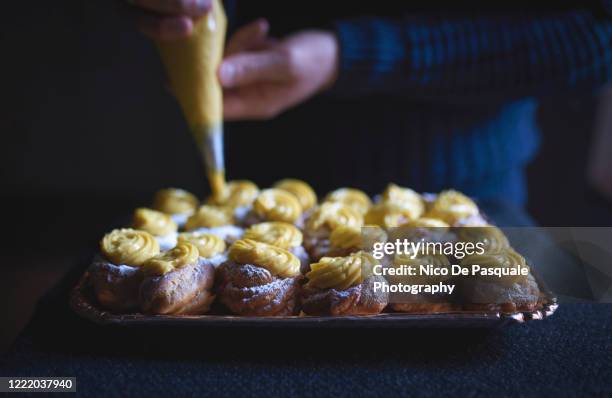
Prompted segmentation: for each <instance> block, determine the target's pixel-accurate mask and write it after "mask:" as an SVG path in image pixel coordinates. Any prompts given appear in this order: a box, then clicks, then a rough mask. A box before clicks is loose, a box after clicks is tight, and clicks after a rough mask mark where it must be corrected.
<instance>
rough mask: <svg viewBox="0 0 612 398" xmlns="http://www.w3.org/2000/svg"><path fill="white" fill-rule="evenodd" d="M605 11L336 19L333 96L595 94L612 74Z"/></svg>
mask: <svg viewBox="0 0 612 398" xmlns="http://www.w3.org/2000/svg"><path fill="white" fill-rule="evenodd" d="M606 10H607V11H609V8H607V7H603V8H601V9H600V10H599V11H598V10H597V9H593V8H575V9H571V10H564V11H558V12H545V13H542V12H540V13H538V14H536V13H513V14H507V15H479V16H467V15H463V16H461V15H450V16H448V15H445V16H442V15H411V16H406V17H401V18H397V19H386V18H357V19H352V20H344V21H339V22H336V23H335V25H334V29H335V32H336V35H337V37H338V41H339V46H340V65H339V74H338V80H337V82H336V84H335V85H334V87H333V88H332V91H331V92H332V93H333V94H338V95H347V96H356V95H372V94H387V95H394V96H401V97H410V98H419V99H430V100H452V99H457V100H466V99H470V98H472V99H477V100H482V99H490V98H495V97H496V98H503V99H508V98H513V97H517V98H519V97H523V96H543V95H550V94H554V93H559V92H564V91H569V90H593V89H595V88H597V87H599V86H601V85H603V84H604V83H605V82H607V81H608V80H609V79H610V77H611V75H612V21H611V20H610V18H609V16H610V15H609V13H608V12H605V11H606Z"/></svg>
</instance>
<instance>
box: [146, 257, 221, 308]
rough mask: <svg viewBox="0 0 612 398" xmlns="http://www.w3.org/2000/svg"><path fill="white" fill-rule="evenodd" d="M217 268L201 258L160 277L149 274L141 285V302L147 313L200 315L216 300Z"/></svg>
mask: <svg viewBox="0 0 612 398" xmlns="http://www.w3.org/2000/svg"><path fill="white" fill-rule="evenodd" d="M214 275H215V269H214V267H213V266H212V265H211V264H210V263H208V262H206V261H202V260H201V259H200V260H199V261H198V262H196V263H193V264H189V265H186V266H184V267H182V268H178V269H175V270H173V271H171V272H168V273H167V274H164V275H161V276H150V277H146V278H145V279H144V281H143V282H142V285H141V287H140V305H141V309H142V311H143V312H145V313H148V314H172V315H198V314H204V313H206V312H207V311H208V309H209V307H210V304H211V303H212V301H213V300H214V295H213V293H212V287H213V284H214V279H215V277H214Z"/></svg>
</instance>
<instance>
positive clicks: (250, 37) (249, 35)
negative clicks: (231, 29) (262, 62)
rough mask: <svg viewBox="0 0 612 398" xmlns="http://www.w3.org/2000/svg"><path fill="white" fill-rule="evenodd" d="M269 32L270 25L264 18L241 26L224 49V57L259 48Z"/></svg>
mask: <svg viewBox="0 0 612 398" xmlns="http://www.w3.org/2000/svg"><path fill="white" fill-rule="evenodd" d="M269 30H270V25H269V24H268V21H267V20H266V19H264V18H259V19H256V20H255V21H253V22H251V23H249V24H247V25H245V26H243V27H242V28H240V29H239V30H238V31H237V32H236V33H234V35H232V37H231V38H230V39H229V41H228V43H227V47H226V48H225V55H226V56H228V55H232V54H235V53H237V52H240V51H247V50H253V49H255V48H257V47H259V46H260V45H261V44H262V43H264V42H265V41H266V39H267V37H268V31H269Z"/></svg>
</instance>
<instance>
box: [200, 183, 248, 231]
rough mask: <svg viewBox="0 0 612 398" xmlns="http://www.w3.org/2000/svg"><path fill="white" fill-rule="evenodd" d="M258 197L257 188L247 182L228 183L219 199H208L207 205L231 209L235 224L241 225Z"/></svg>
mask: <svg viewBox="0 0 612 398" xmlns="http://www.w3.org/2000/svg"><path fill="white" fill-rule="evenodd" d="M258 195H259V188H258V187H257V185H256V184H255V183H253V182H252V181H249V180H235V181H229V182H228V183H227V184H226V186H225V191H224V193H223V196H221V197H219V198H215V197H212V196H211V197H210V198H208V201H207V203H208V204H211V205H215V206H221V207H225V208H230V209H233V212H234V219H235V220H236V223H237V224H242V223H243V221H244V219H245V217H246V216H247V214H248V213H249V211H250V210H251V209H252V208H253V202H254V201H255V199H256V198H257V196H258Z"/></svg>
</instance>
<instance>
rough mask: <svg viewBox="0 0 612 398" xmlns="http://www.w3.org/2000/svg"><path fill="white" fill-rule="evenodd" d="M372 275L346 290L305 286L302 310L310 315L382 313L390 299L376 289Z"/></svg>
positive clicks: (376, 277) (379, 278) (302, 295)
mask: <svg viewBox="0 0 612 398" xmlns="http://www.w3.org/2000/svg"><path fill="white" fill-rule="evenodd" d="M376 281H379V282H382V281H384V279H383V278H382V277H380V276H372V277H370V278H368V279H366V280H365V281H363V282H362V283H360V284H359V285H356V286H353V287H350V288H348V289H346V290H336V289H326V290H320V289H312V288H307V287H304V288H303V290H302V294H301V297H300V298H301V300H300V301H301V305H302V310H303V311H304V312H305V313H306V314H308V315H373V314H379V313H381V312H382V311H383V310H384V309H385V307H386V306H387V303H388V301H389V298H388V295H387V294H386V293H382V292H375V291H374V282H376Z"/></svg>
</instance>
